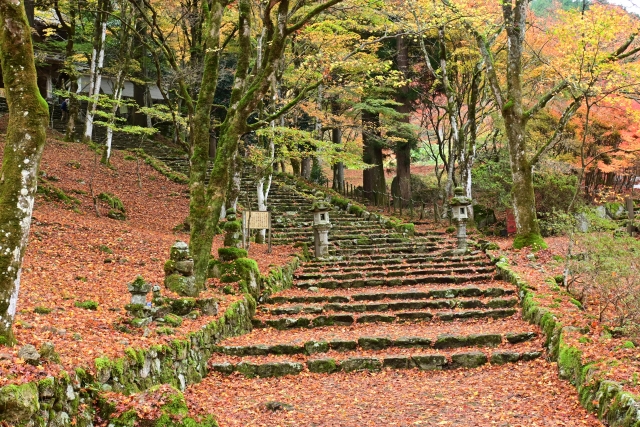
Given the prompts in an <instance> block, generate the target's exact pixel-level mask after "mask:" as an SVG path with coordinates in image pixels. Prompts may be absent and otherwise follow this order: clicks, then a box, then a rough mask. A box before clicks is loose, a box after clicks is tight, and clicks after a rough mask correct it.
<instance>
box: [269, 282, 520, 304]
mask: <svg viewBox="0 0 640 427" xmlns="http://www.w3.org/2000/svg"><path fill="white" fill-rule="evenodd" d="M504 286H505V284H504V283H502V282H489V283H478V284H475V285H473V286H465V287H451V286H444V287H434V286H420V287H416V286H402V287H398V288H394V290H393V291H390V290H389V289H388V288H385V287H372V288H368V289H367V291H362V290H360V289H357V288H354V289H339V290H334V289H317V290H315V292H310V291H308V290H303V289H299V288H291V289H287V290H285V291H283V292H280V293H278V294H277V295H274V296H270V297H268V298H266V299H265V300H264V303H265V304H319V303H348V302H362V301H384V300H389V301H396V300H404V299H412V300H423V299H424V300H431V299H446V298H460V297H485V298H486V297H494V298H497V297H504V296H512V295H515V290H514V289H512V288H511V287H510V286H507V287H506V288H505V287H504Z"/></svg>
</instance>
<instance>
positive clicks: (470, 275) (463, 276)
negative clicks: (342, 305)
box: [294, 266, 495, 289]
mask: <svg viewBox="0 0 640 427" xmlns="http://www.w3.org/2000/svg"><path fill="white" fill-rule="evenodd" d="M396 273H398V272H396ZM400 273H401V272H400ZM355 275H358V276H357V277H352V276H355ZM494 275H495V268H494V267H493V266H490V267H477V268H466V267H465V268H452V269H449V270H447V271H440V270H439V269H437V270H436V269H430V270H428V269H425V270H421V272H420V274H417V273H416V274H412V275H411V276H408V275H403V276H394V275H391V274H386V273H385V272H381V273H378V274H374V273H372V274H371V275H368V276H367V277H363V275H362V274H359V273H347V274H342V275H340V277H336V278H333V277H332V276H331V275H326V276H325V277H324V278H323V279H322V280H305V281H296V282H295V283H294V286H295V287H297V288H303V289H308V288H311V287H315V288H327V289H345V288H366V287H372V286H389V287H393V286H407V285H418V284H443V283H465V282H478V281H485V280H490V279H492V278H493V277H494Z"/></svg>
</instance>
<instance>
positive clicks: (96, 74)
mask: <svg viewBox="0 0 640 427" xmlns="http://www.w3.org/2000/svg"><path fill="white" fill-rule="evenodd" d="M101 5H102V6H101ZM101 7H102V8H106V5H105V4H104V2H98V9H99V10H98V12H97V15H96V34H95V37H94V44H93V52H92V54H91V68H90V69H91V71H90V78H91V83H90V84H89V97H91V100H90V101H89V103H88V104H87V117H86V120H85V124H84V138H83V139H84V141H91V139H92V135H93V117H94V115H95V112H96V109H97V108H98V101H99V99H100V87H101V86H102V67H103V65H104V51H105V39H106V35H107V20H106V16H105V13H104V12H102V9H101Z"/></svg>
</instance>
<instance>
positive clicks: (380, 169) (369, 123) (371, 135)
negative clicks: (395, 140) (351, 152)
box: [362, 111, 387, 204]
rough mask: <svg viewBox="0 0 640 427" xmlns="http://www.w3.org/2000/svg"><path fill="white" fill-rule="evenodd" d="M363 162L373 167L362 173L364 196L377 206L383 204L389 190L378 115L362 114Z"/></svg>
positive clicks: (364, 112) (365, 112)
mask: <svg viewBox="0 0 640 427" xmlns="http://www.w3.org/2000/svg"><path fill="white" fill-rule="evenodd" d="M362 142H363V154H362V160H363V161H364V162H365V163H366V164H368V165H373V166H372V167H370V168H368V169H365V170H363V171H362V187H363V190H364V196H365V197H367V198H368V199H369V200H371V201H372V202H373V203H375V204H380V203H382V195H383V194H384V193H385V192H386V190H387V185H386V183H385V179H384V166H383V164H382V161H383V156H382V141H381V140H380V117H379V115H378V114H376V113H369V112H367V111H363V112H362Z"/></svg>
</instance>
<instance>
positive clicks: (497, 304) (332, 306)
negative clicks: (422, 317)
mask: <svg viewBox="0 0 640 427" xmlns="http://www.w3.org/2000/svg"><path fill="white" fill-rule="evenodd" d="M518 302H519V300H518V298H517V297H511V298H501V297H499V298H491V299H489V300H488V301H486V302H485V301H481V300H479V299H473V298H470V299H456V298H450V299H433V300H426V299H422V300H394V301H389V302H386V301H370V302H367V303H364V302H355V303H337V302H332V303H326V304H322V305H319V304H316V305H314V304H309V305H305V304H293V305H287V306H285V307H283V306H278V305H276V306H275V307H272V308H269V307H264V306H263V307H262V308H261V313H264V314H270V315H272V316H287V315H289V316H291V315H294V316H295V315H298V314H323V313H367V312H377V313H382V312H384V313H386V312H397V311H406V310H426V309H432V310H443V309H450V310H453V309H456V308H459V309H467V310H469V309H487V308H511V307H515V306H516V305H518Z"/></svg>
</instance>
